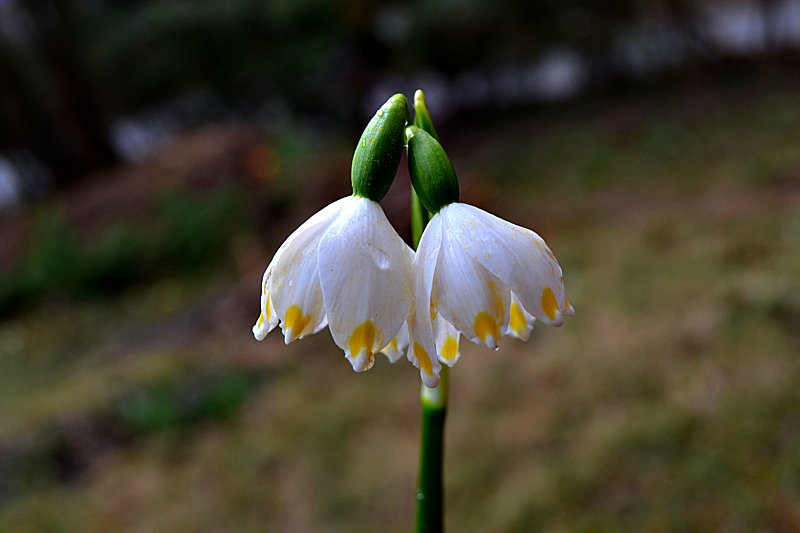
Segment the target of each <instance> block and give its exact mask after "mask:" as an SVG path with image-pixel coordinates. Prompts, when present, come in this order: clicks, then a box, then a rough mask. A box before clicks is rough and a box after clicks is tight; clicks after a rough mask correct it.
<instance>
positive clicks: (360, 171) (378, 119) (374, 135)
mask: <svg viewBox="0 0 800 533" xmlns="http://www.w3.org/2000/svg"><path fill="white" fill-rule="evenodd" d="M408 116H409V113H408V101H407V100H406V97H405V96H403V95H402V94H396V95H394V96H392V97H391V98H389V100H387V101H386V103H385V104H383V106H381V108H380V109H379V110H378V112H377V113H375V116H374V117H372V120H370V121H369V124H367V128H366V129H365V130H364V133H362V134H361V139H360V140H359V141H358V146H356V153H355V154H354V155H353V167H352V169H351V171H350V176H351V179H352V182H353V194H354V195H355V196H362V197H364V198H369V199H370V200H373V201H375V202H379V201H380V200H381V198H383V197H384V195H386V191H388V190H389V187H390V186H391V185H392V181H394V177H395V174H397V167H398V166H400V157H401V155H402V154H403V147H404V144H405V143H404V137H403V129H404V128H405V125H406V122H407V119H408Z"/></svg>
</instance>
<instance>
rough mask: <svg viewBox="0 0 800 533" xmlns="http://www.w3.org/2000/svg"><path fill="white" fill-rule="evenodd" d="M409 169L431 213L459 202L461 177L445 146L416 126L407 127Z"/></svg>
mask: <svg viewBox="0 0 800 533" xmlns="http://www.w3.org/2000/svg"><path fill="white" fill-rule="evenodd" d="M406 138H407V139H408V171H409V174H410V175H411V184H412V185H413V186H414V190H415V191H416V192H417V196H419V200H420V202H422V205H424V206H425V209H427V210H428V211H430V212H431V213H432V214H436V213H438V212H439V210H440V209H441V208H443V207H444V206H446V205H449V204H452V203H454V202H458V178H457V177H456V171H455V169H454V168H453V163H451V162H450V158H449V157H447V153H445V151H444V148H442V145H441V144H439V141H437V140H436V139H434V138H433V137H432V136H431V135H430V134H429V133H428V132H426V131H424V130H422V129H420V128H418V127H417V126H409V127H407V128H406Z"/></svg>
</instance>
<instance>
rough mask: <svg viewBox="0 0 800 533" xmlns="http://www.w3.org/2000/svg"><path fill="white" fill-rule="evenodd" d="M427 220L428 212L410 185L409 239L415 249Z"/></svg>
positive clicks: (428, 218)
mask: <svg viewBox="0 0 800 533" xmlns="http://www.w3.org/2000/svg"><path fill="white" fill-rule="evenodd" d="M428 221H430V214H429V213H428V210H427V209H425V206H423V205H422V202H420V201H419V197H418V196H417V191H415V190H414V187H411V241H412V242H413V243H414V249H415V250H416V249H417V246H419V240H420V239H421V238H422V232H423V231H424V230H425V226H427V225H428Z"/></svg>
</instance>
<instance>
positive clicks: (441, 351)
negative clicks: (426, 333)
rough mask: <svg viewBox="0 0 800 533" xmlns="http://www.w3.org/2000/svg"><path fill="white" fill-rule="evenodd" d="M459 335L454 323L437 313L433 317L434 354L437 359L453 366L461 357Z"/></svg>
mask: <svg viewBox="0 0 800 533" xmlns="http://www.w3.org/2000/svg"><path fill="white" fill-rule="evenodd" d="M460 337H461V335H460V334H459V332H458V330H457V329H456V327H455V326H454V325H452V324H451V323H450V322H448V321H447V320H445V319H444V317H442V315H441V314H437V315H436V318H434V319H433V339H434V342H435V344H436V355H437V356H438V357H439V361H441V362H442V363H444V364H446V365H447V366H453V365H454V364H456V362H457V361H458V360H459V358H460V357H461V350H460V349H459V338H460Z"/></svg>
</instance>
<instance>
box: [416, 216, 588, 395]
mask: <svg viewBox="0 0 800 533" xmlns="http://www.w3.org/2000/svg"><path fill="white" fill-rule="evenodd" d="M414 294H415V305H414V309H413V311H412V313H411V317H410V320H409V323H410V324H411V349H409V352H408V355H409V358H410V359H411V360H412V362H414V363H415V365H417V366H419V369H420V374H421V377H422V380H423V381H424V382H425V384H426V385H428V386H429V387H432V386H435V385H436V384H437V382H438V380H439V372H440V370H441V364H440V363H444V364H447V365H452V364H454V363H455V362H456V361H457V359H458V357H459V337H460V335H462V334H463V335H464V336H465V337H466V338H467V339H469V340H470V341H472V342H474V343H476V344H482V345H484V346H487V347H489V348H496V347H497V343H498V341H499V340H500V337H501V336H506V335H508V336H512V337H516V338H520V339H523V340H527V338H528V336H529V335H530V332H531V329H532V328H533V324H534V322H535V320H540V321H542V322H544V323H545V324H549V325H553V326H560V325H561V324H562V323H563V315H565V314H566V315H571V314H573V310H572V306H571V305H570V304H569V303H568V301H567V298H566V294H565V291H564V280H563V278H562V275H561V267H560V266H559V265H558V262H557V261H556V258H555V256H553V254H552V252H551V251H550V249H549V248H548V247H547V245H546V244H545V242H544V240H542V238H541V237H539V236H538V235H537V234H536V233H534V232H533V231H531V230H529V229H526V228H523V227H521V226H517V225H515V224H512V223H510V222H507V221H505V220H503V219H501V218H498V217H496V216H494V215H491V214H489V213H487V212H486V211H483V210H481V209H478V208H477V207H473V206H471V205H468V204H463V203H458V202H454V203H451V204H449V205H446V206H445V207H443V208H442V209H441V210H440V211H439V212H438V213H437V214H436V215H434V217H433V218H432V219H431V221H430V222H429V223H428V226H427V227H426V228H425V232H424V233H423V235H422V238H421V240H420V243H419V247H418V248H417V253H416V257H415V259H414Z"/></svg>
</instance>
